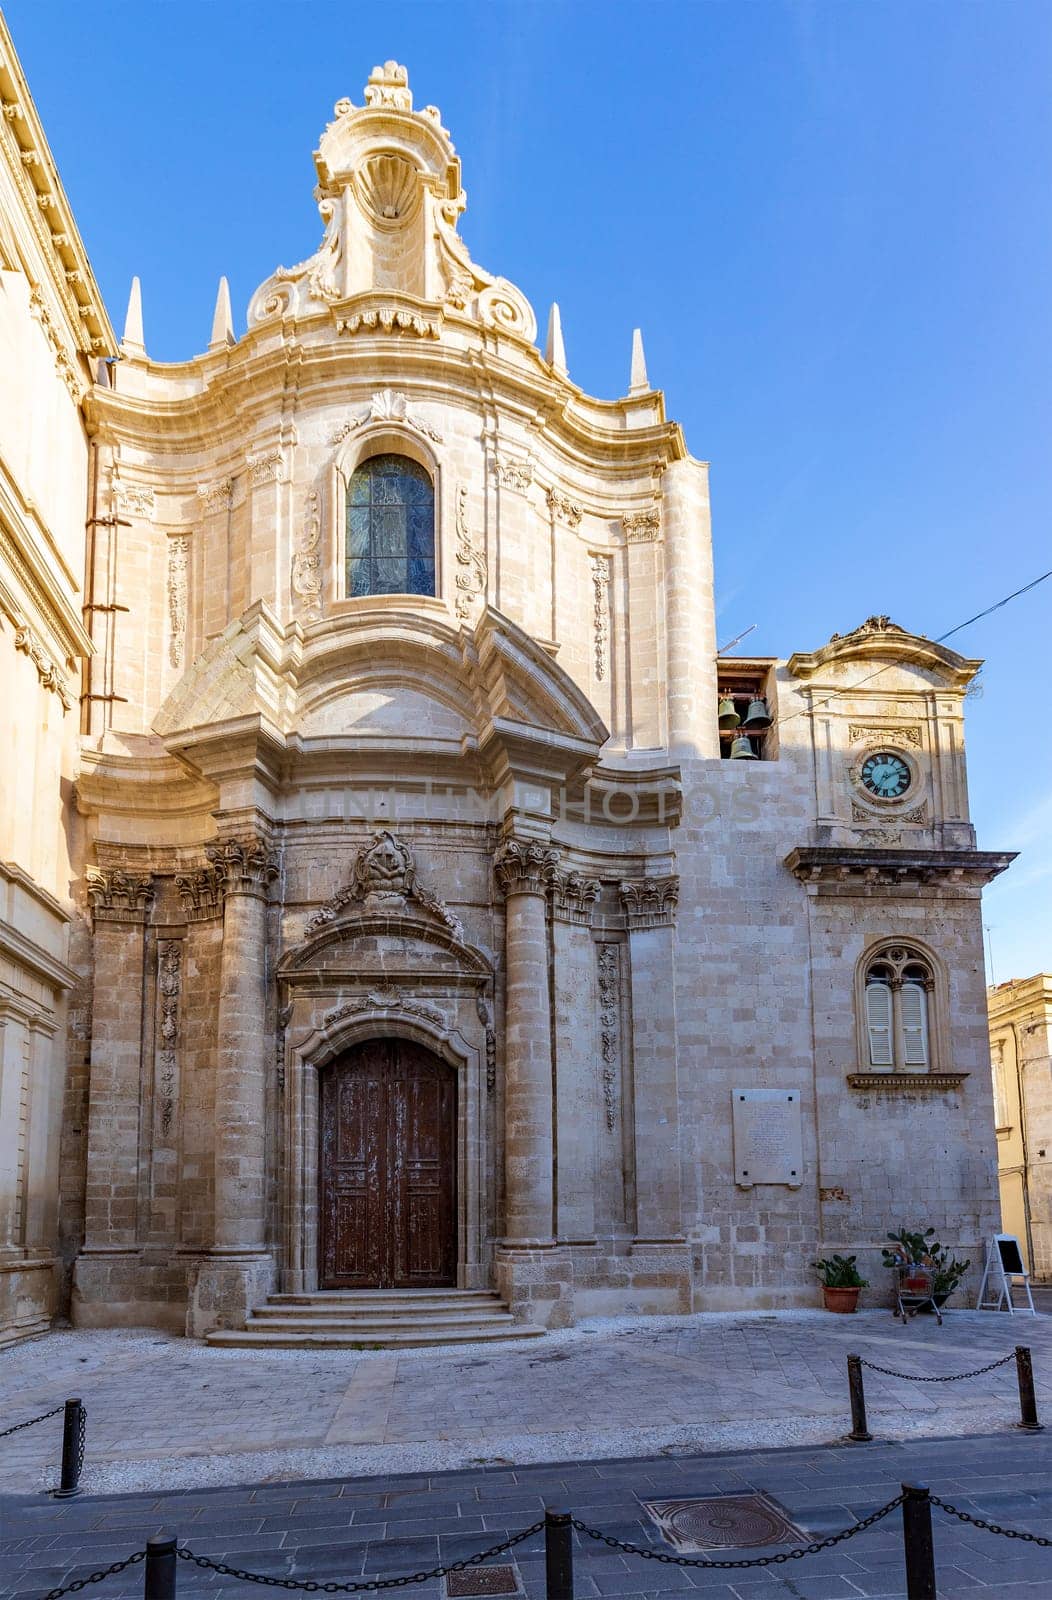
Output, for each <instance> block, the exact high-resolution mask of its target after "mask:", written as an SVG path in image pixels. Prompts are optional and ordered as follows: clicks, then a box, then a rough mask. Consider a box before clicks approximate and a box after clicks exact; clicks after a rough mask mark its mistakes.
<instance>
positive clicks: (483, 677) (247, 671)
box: [154, 598, 608, 773]
mask: <svg viewBox="0 0 1052 1600" xmlns="http://www.w3.org/2000/svg"><path fill="white" fill-rule="evenodd" d="M252 717H255V718H258V719H259V724H260V727H261V728H265V730H266V737H267V739H268V740H269V741H270V742H271V743H274V742H277V743H278V744H280V743H281V742H282V741H284V742H285V743H286V745H288V746H290V747H292V748H295V749H298V750H300V751H303V752H309V751H311V750H312V749H315V748H318V749H324V748H326V747H327V746H328V745H330V744H331V742H332V741H333V740H335V739H345V740H351V741H353V742H355V743H360V744H368V743H369V742H370V741H375V742H376V743H377V745H380V746H383V745H384V744H385V741H386V742H390V741H391V740H392V739H396V740H397V741H399V743H401V744H409V745H412V744H413V743H414V742H416V743H418V744H419V745H420V746H422V747H423V746H427V747H430V748H432V749H434V748H436V747H438V748H441V746H442V745H446V746H447V748H450V749H452V750H453V751H454V752H459V751H467V750H469V749H475V750H478V749H482V748H490V749H492V748H493V747H494V746H500V747H503V748H505V750H506V751H508V750H510V749H511V748H512V747H517V746H518V745H519V744H520V743H521V742H522V741H524V740H525V741H527V742H530V741H532V742H534V743H535V744H537V745H538V746H539V747H540V746H543V747H544V749H545V751H546V760H547V761H549V762H552V761H554V762H555V763H556V764H557V765H559V764H561V766H562V768H564V769H565V770H566V771H567V772H576V773H579V772H581V771H582V770H584V769H585V768H586V767H588V766H590V765H592V764H593V763H594V762H595V760H596V759H597V758H598V754H599V750H600V748H601V746H602V745H603V744H604V743H605V741H606V739H607V737H608V734H607V729H606V727H605V725H604V723H603V721H602V719H601V718H600V716H599V714H598V712H597V711H596V710H595V708H594V706H593V705H592V704H591V702H590V700H589V699H588V697H587V696H586V695H585V694H584V693H583V692H582V691H581V690H580V689H579V688H578V686H577V685H576V684H575V683H574V681H573V679H572V678H571V677H570V676H569V674H568V673H567V672H565V671H564V670H563V668H562V667H560V666H559V665H558V663H557V662H556V661H555V659H554V658H553V655H552V654H551V652H550V651H548V650H546V649H545V648H544V647H543V646H542V645H539V644H537V643H536V641H535V640H533V639H531V638H530V637H529V635H528V634H526V633H525V632H524V631H523V630H522V629H521V628H519V627H517V626H516V625H515V623H513V622H512V621H511V620H510V619H509V618H508V617H505V616H504V615H503V614H502V613H501V612H499V611H496V610H494V609H493V608H492V607H488V608H487V609H486V610H485V611H484V612H483V613H482V615H481V616H480V617H479V620H478V622H477V623H476V624H475V627H474V628H473V629H468V628H462V627H458V626H457V625H456V624H455V623H454V622H453V621H452V618H451V617H450V616H449V614H448V612H447V611H446V610H445V608H444V607H443V606H441V605H439V604H437V603H436V602H434V601H431V602H427V603H426V604H425V605H423V606H416V605H411V604H407V603H406V601H405V600H404V599H401V598H399V599H398V600H396V601H394V602H389V603H384V602H382V601H380V602H378V601H371V602H369V603H366V604H363V605H360V606H359V605H358V604H357V603H355V604H353V605H351V606H349V607H348V608H347V610H346V611H344V612H343V613H342V614H340V615H338V616H334V617H330V618H329V619H327V621H326V622H325V623H324V624H323V625H321V627H319V628H318V629H316V630H315V629H312V630H311V633H310V635H309V637H308V638H306V639H305V638H304V635H303V633H302V631H301V629H300V627H299V625H298V624H297V623H290V624H289V625H288V626H287V627H286V628H283V627H282V626H281V624H280V623H279V622H278V620H277V619H276V618H275V617H274V615H273V613H272V612H270V611H269V610H268V608H267V607H266V606H264V605H262V604H257V605H255V606H253V607H251V608H250V610H249V611H247V612H246V613H245V614H244V616H243V617H241V618H240V619H239V621H238V622H236V623H232V624H231V625H230V627H228V628H226V629H225V630H224V632H223V633H222V634H221V635H220V636H219V638H217V639H214V640H213V641H212V642H211V643H210V644H209V645H208V647H207V648H206V649H205V650H204V651H203V652H202V653H201V655H200V656H199V657H198V658H197V660H196V661H195V662H194V663H193V665H192V666H191V667H190V668H189V670H188V671H187V672H186V673H185V674H184V676H183V678H182V679H181V680H180V682H179V683H178V685H177V686H176V688H175V689H174V690H173V691H172V693H171V694H170V695H169V697H168V699H167V700H166V701H165V703H164V705H163V706H162V707H161V709H160V711H159V712H158V714H157V717H156V719H155V722H154V728H155V731H156V732H157V733H158V734H159V735H160V736H161V737H162V738H163V739H164V740H165V742H166V744H167V745H168V746H169V748H170V749H172V750H175V751H178V752H179V754H181V755H182V756H184V757H185V758H187V759H188V760H190V761H191V763H193V762H194V758H195V750H197V749H200V750H202V751H203V750H204V747H205V745H206V744H208V743H209V742H211V743H212V744H214V743H215V742H216V740H217V738H219V737H220V735H221V734H222V731H223V728H224V726H226V725H231V726H232V725H233V724H235V723H239V724H241V725H243V724H244V722H245V719H247V718H252ZM242 731H243V727H242Z"/></svg>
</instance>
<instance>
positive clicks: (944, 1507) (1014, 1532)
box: [928, 1494, 1052, 1550]
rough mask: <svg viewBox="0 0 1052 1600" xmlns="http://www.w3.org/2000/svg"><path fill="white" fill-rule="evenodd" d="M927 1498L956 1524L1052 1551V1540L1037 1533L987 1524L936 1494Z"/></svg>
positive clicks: (995, 1523)
mask: <svg viewBox="0 0 1052 1600" xmlns="http://www.w3.org/2000/svg"><path fill="white" fill-rule="evenodd" d="M928 1498H929V1499H930V1500H931V1503H932V1505H933V1506H938V1508H939V1510H940V1511H945V1512H946V1515H947V1516H948V1517H956V1518H957V1520H958V1522H967V1523H968V1524H969V1525H970V1526H971V1527H973V1528H982V1529H983V1530H984V1531H985V1532H986V1533H999V1534H1001V1536H1002V1537H1003V1538H1005V1539H1022V1540H1023V1542H1024V1544H1039V1545H1041V1546H1042V1548H1043V1549H1045V1550H1050V1549H1052V1539H1045V1538H1042V1536H1041V1534H1039V1533H1024V1532H1023V1531H1022V1530H1021V1529H1020V1528H1002V1527H1001V1525H1000V1523H997V1522H987V1521H986V1520H985V1519H984V1518H983V1517H973V1516H972V1515H971V1514H970V1513H969V1512H967V1511H961V1510H959V1509H958V1508H957V1506H951V1505H950V1502H949V1501H948V1500H940V1499H939V1496H938V1495H937V1494H933V1495H929V1497H928Z"/></svg>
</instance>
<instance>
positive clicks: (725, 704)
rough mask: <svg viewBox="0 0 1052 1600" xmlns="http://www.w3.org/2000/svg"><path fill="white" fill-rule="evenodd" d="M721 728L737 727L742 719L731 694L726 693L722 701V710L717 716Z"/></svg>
mask: <svg viewBox="0 0 1052 1600" xmlns="http://www.w3.org/2000/svg"><path fill="white" fill-rule="evenodd" d="M717 721H718V722H719V725H720V727H721V728H736V727H737V726H738V724H739V722H740V721H741V717H739V715H738V711H737V708H736V706H735V704H734V701H733V700H732V699H731V697H730V695H729V694H728V695H724V697H723V699H722V700H721V701H720V712H719V717H718V718H717Z"/></svg>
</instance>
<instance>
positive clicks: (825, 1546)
mask: <svg viewBox="0 0 1052 1600" xmlns="http://www.w3.org/2000/svg"><path fill="white" fill-rule="evenodd" d="M905 1498H906V1496H905V1495H904V1494H897V1495H896V1496H895V1498H894V1500H889V1501H888V1503H887V1505H886V1506H881V1508H880V1510H879V1511H874V1512H872V1513H871V1514H870V1515H869V1516H868V1517H863V1519H862V1521H861V1522H856V1523H853V1524H852V1526H851V1527H850V1528H842V1529H841V1530H840V1532H839V1533H831V1534H830V1535H829V1537H828V1538H827V1539H816V1540H815V1541H814V1542H813V1543H812V1544H805V1545H798V1546H797V1547H796V1548H795V1549H793V1550H779V1552H778V1554H777V1555H773V1556H750V1557H747V1558H743V1559H739V1560H737V1561H707V1560H703V1559H701V1558H699V1557H697V1556H673V1555H670V1554H669V1553H668V1551H667V1550H648V1549H646V1548H645V1546H643V1545H641V1544H630V1543H628V1541H627V1540H625V1539H617V1538H615V1537H614V1535H613V1534H612V1533H601V1532H600V1531H599V1529H598V1528H590V1527H589V1526H588V1524H587V1523H585V1522H581V1521H580V1519H579V1518H578V1517H571V1518H570V1522H571V1525H572V1526H573V1527H575V1528H576V1529H577V1531H578V1533H583V1534H585V1535H586V1536H587V1537H588V1538H589V1539H595V1540H596V1542H597V1543H599V1544H605V1545H609V1547H610V1549H611V1550H620V1551H621V1552H622V1554H623V1555H626V1556H641V1557H642V1559H643V1560H644V1561H658V1562H660V1563H661V1565H662V1566H663V1567H707V1568H711V1569H713V1570H718V1571H720V1572H731V1571H740V1570H742V1569H743V1568H745V1567H781V1566H784V1565H785V1563H786V1562H787V1561H802V1560H803V1559H804V1557H805V1556H816V1555H818V1553H819V1552H820V1551H821V1550H832V1548H833V1546H834V1545H838V1544H844V1543H845V1542H846V1541H847V1540H848V1539H853V1538H854V1537H855V1535H856V1534H857V1533H864V1532H865V1530H866V1529H867V1528H872V1527H873V1525H874V1523H877V1522H882V1521H883V1519H884V1518H885V1517H886V1516H889V1515H890V1514H891V1512H892V1511H897V1510H898V1508H899V1506H900V1505H901V1504H902V1502H903V1501H904V1500H905Z"/></svg>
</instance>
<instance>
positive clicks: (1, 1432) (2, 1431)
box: [0, 1406, 66, 1439]
mask: <svg viewBox="0 0 1052 1600" xmlns="http://www.w3.org/2000/svg"><path fill="white" fill-rule="evenodd" d="M65 1409H66V1408H65V1406H56V1407H55V1409H54V1411H45V1412H44V1413H43V1415H42V1416H39V1417H30V1419H29V1421H28V1422H16V1423H15V1425H14V1427H13V1428H0V1439H6V1438H7V1436H8V1434H9V1433H19V1432H20V1431H21V1430H22V1429H23V1428H35V1427H36V1425H37V1423H38V1422H46V1421H47V1420H48V1418H49V1417H60V1416H61V1415H62V1413H63V1411H64V1410H65Z"/></svg>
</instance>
